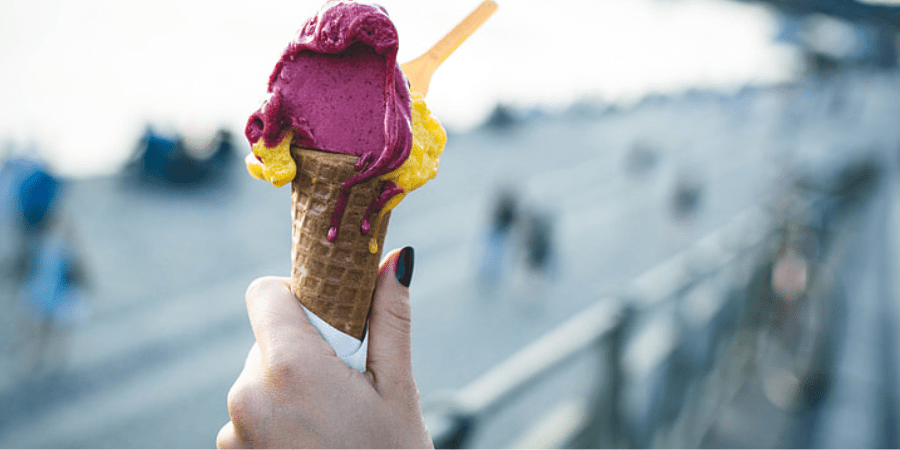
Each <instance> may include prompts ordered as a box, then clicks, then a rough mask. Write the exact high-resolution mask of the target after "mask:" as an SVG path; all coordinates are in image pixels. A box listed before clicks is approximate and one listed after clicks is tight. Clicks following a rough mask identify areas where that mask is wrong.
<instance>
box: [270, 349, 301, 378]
mask: <svg viewBox="0 0 900 450" xmlns="http://www.w3.org/2000/svg"><path fill="white" fill-rule="evenodd" d="M267 359H268V360H267V361H266V366H267V371H266V372H267V377H268V379H269V381H270V382H273V383H276V384H278V385H281V384H286V383H288V384H289V383H296V382H297V381H298V380H299V379H300V372H301V369H302V365H301V364H300V363H299V362H298V361H297V360H296V358H292V357H289V356H288V354H287V353H285V352H273V355H272V356H269V357H268V358H267Z"/></svg>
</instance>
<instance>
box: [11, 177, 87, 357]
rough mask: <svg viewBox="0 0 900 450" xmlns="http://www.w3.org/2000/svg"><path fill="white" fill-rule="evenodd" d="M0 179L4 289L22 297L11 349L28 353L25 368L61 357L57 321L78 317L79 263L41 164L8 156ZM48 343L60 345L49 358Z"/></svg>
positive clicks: (54, 183) (52, 181) (57, 186)
mask: <svg viewBox="0 0 900 450" xmlns="http://www.w3.org/2000/svg"><path fill="white" fill-rule="evenodd" d="M3 173H4V176H3V177H2V181H3V183H4V186H5V187H8V188H9V192H10V194H11V195H10V196H9V198H7V199H6V200H7V201H6V202H5V205H4V228H5V230H4V232H5V233H6V234H8V235H10V236H11V237H14V240H13V241H11V243H10V244H9V245H8V248H7V249H5V251H4V255H5V258H6V261H4V268H5V269H6V272H7V273H6V275H7V277H6V280H7V281H9V284H8V286H7V288H6V289H5V290H4V291H5V292H9V293H11V294H13V295H11V297H12V298H17V299H20V300H22V301H23V303H24V306H25V308H24V309H25V311H26V312H27V314H26V316H25V317H21V318H20V319H19V323H18V326H17V327H16V329H17V332H16V336H15V338H16V340H17V342H18V343H17V344H16V345H14V346H13V348H15V349H21V350H24V351H25V353H26V354H28V353H29V352H30V354H31V355H30V359H31V361H30V364H25V365H24V366H26V367H28V368H31V369H36V370H39V369H42V368H44V367H45V365H46V364H47V363H49V362H50V361H51V360H57V361H58V360H61V359H62V358H64V357H65V353H66V351H65V349H64V345H65V342H64V341H65V336H64V334H65V330H63V329H62V327H63V325H66V324H73V323H77V322H79V321H80V320H81V319H83V318H84V317H85V315H86V313H87V303H86V301H85V297H84V294H83V286H84V284H85V278H86V277H85V271H84V266H83V264H82V263H81V261H80V258H79V255H78V252H77V250H76V247H75V242H74V239H73V231H72V229H71V224H70V223H69V222H68V221H67V220H66V218H65V216H64V213H63V205H62V203H63V201H62V181H61V180H60V179H58V178H57V177H55V176H54V175H52V174H51V173H50V172H49V171H48V170H47V169H46V167H44V166H43V165H42V164H40V163H38V162H35V161H30V160H13V161H10V162H9V163H8V164H7V165H6V166H5V167H4V171H3ZM53 347H63V348H60V349H59V350H58V352H57V353H58V354H56V355H53V356H50V354H51V352H52V351H53V350H52V348H53Z"/></svg>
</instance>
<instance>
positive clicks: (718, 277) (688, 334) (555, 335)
mask: <svg viewBox="0 0 900 450" xmlns="http://www.w3.org/2000/svg"><path fill="white" fill-rule="evenodd" d="M774 230H775V227H774V223H773V221H772V220H771V218H770V217H769V215H768V214H766V212H765V211H763V210H762V209H760V208H752V209H749V210H747V211H745V212H743V213H742V214H739V215H738V216H737V217H736V218H735V219H734V220H732V221H731V222H730V223H729V224H728V225H726V226H724V227H723V228H721V229H719V230H717V231H716V232H713V233H711V234H710V235H708V236H707V237H705V238H704V239H701V240H700V241H698V243H697V244H696V245H694V246H693V247H691V248H690V249H688V250H686V251H684V252H682V253H680V254H677V255H676V256H674V257H672V258H670V259H668V260H666V261H665V262H663V263H662V264H659V265H658V266H656V267H654V268H653V269H651V270H649V271H647V272H646V273H644V274H643V275H641V276H639V277H637V278H636V279H634V280H633V282H632V283H631V284H630V285H628V287H627V288H626V289H625V291H624V292H623V293H622V294H621V295H618V296H614V297H608V298H603V299H601V300H598V301H597V302H596V303H595V304H593V306H591V307H589V308H587V309H586V310H584V311H582V312H581V313H579V314H577V315H576V316H575V317H573V318H571V319H570V320H568V321H567V322H565V323H563V324H561V325H559V326H558V327H557V328H555V329H554V330H552V331H550V332H549V333H547V334H546V335H544V336H543V337H541V338H539V339H538V340H537V341H535V342H533V343H532V344H530V345H528V346H526V347H525V348H523V349H522V350H520V351H519V352H518V353H516V354H514V355H513V356H511V357H510V358H509V359H507V360H505V361H502V362H501V363H499V364H497V365H496V366H495V367H494V368H492V369H491V370H489V371H488V372H487V373H485V374H484V375H482V376H481V377H480V378H478V379H476V380H474V381H473V382H471V383H470V384H468V385H466V386H464V387H462V388H460V389H458V390H454V391H447V392H442V393H438V394H436V395H434V396H432V397H430V398H427V399H426V401H425V403H424V414H425V419H426V423H427V425H428V428H429V431H430V433H431V436H432V438H433V440H434V445H435V447H436V448H466V447H468V446H470V445H471V444H472V442H473V436H475V433H476V431H477V430H480V429H482V428H483V427H485V426H486V424H487V422H488V421H489V420H490V419H491V418H492V417H494V416H496V415H497V413H498V411H500V410H502V409H503V408H504V407H507V406H508V405H510V403H511V401H512V400H514V399H516V398H517V397H519V396H521V395H522V394H524V393H526V392H528V391H529V390H530V389H533V388H534V387H535V386H536V385H538V384H539V383H540V382H541V381H544V380H547V379H550V378H551V377H553V376H554V375H558V374H559V373H560V370H559V369H560V368H561V367H563V366H565V365H566V364H565V363H567V362H569V361H572V360H574V359H576V358H578V357H581V356H584V355H586V354H589V353H591V352H596V353H597V354H599V355H601V357H600V361H601V365H600V367H597V376H595V377H594V380H595V381H594V382H595V383H596V385H595V386H594V388H593V390H592V392H591V393H590V394H589V395H587V396H585V398H582V399H578V400H577V401H574V402H573V401H561V402H560V403H559V404H558V405H551V407H550V408H548V410H547V412H546V413H545V414H544V415H543V417H542V418H541V419H539V420H538V422H537V424H536V425H535V426H534V427H531V428H530V429H529V432H528V433H526V434H527V435H526V436H523V437H521V438H520V441H519V442H517V443H512V445H519V446H524V447H557V448H597V447H600V448H610V447H648V446H658V445H663V446H675V447H683V448H686V447H696V446H697V445H698V444H699V442H700V439H701V438H702V436H703V434H704V433H703V432H704V429H705V428H708V427H709V425H710V424H711V423H712V420H713V416H714V410H715V407H716V405H717V404H720V403H721V401H724V400H725V399H727V397H728V390H729V386H727V384H728V383H729V380H728V379H727V377H728V374H725V373H718V374H715V373H714V372H715V370H714V367H715V366H716V364H717V360H720V359H722V358H723V357H722V356H717V343H718V342H720V341H721V340H722V339H723V338H724V337H727V336H733V335H734V331H735V329H736V327H737V322H738V316H739V315H740V311H741V307H740V306H741V305H740V304H739V303H740V302H742V301H744V300H743V297H742V296H740V295H737V293H740V292H743V291H744V290H745V289H744V288H745V287H746V284H747V283H748V281H749V279H750V274H751V273H752V271H753V270H754V269H755V265H758V263H759V262H760V261H761V260H763V258H762V257H761V256H762V255H763V254H764V252H766V251H767V249H771V245H767V244H772V243H773V242H775V239H773V238H774V237H775V234H774V233H773V232H774ZM729 306H736V307H735V308H729ZM681 344H687V345H681ZM687 366H691V367H690V370H686V369H688V367H687ZM720 372H722V371H720ZM725 372H727V371H725ZM601 374H603V375H601ZM652 376H655V377H656V379H657V380H661V381H662V382H657V383H655V384H654V383H650V385H652V386H657V387H656V388H651V389H656V390H659V386H664V387H665V388H663V390H666V389H668V392H656V393H654V394H653V395H651V397H652V398H654V399H655V403H654V405H653V407H651V408H649V410H650V411H651V413H649V414H645V415H644V418H643V419H637V420H636V419H635V418H634V417H631V416H633V415H634V412H633V409H634V408H626V407H625V406H624V405H625V403H626V400H627V399H626V398H625V396H626V395H628V393H629V392H630V391H631V390H633V389H635V386H636V385H638V383H639V382H640V380H646V379H648V377H652ZM712 378H715V380H713V381H710V380H711V379H712ZM731 381H734V380H731ZM732 384H733V383H732ZM710 387H712V388H713V389H716V390H717V391H719V392H717V393H711V392H708V390H709V388H710ZM690 393H693V394H694V398H693V399H689V398H686V396H687V395H689V394H690ZM626 416H629V417H626Z"/></svg>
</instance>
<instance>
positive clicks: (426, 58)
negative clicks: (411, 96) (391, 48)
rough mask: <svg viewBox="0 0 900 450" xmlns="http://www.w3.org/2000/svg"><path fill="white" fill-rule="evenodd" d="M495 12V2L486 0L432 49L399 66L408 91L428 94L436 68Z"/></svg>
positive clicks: (423, 94)
mask: <svg viewBox="0 0 900 450" xmlns="http://www.w3.org/2000/svg"><path fill="white" fill-rule="evenodd" d="M496 10H497V2H495V1H493V0H486V1H484V2H482V3H481V5H479V6H478V8H475V11H472V13H471V14H469V15H468V16H466V18H465V19H463V21H462V22H460V23H459V25H457V26H456V27H455V28H453V29H452V30H450V32H449V33H447V35H446V36H444V37H443V39H441V40H440V41H438V43H437V44H434V47H431V49H430V50H428V51H427V52H425V53H424V54H422V56H419V57H418V58H416V59H414V60H412V61H409V62H407V63H404V64H402V65H401V66H400V68H401V69H402V70H403V73H404V74H406V78H408V79H409V84H410V89H409V90H410V91H413V92H418V93H420V94H422V96H423V97H424V96H425V95H426V94H427V93H428V84H429V83H431V76H432V75H434V71H435V70H437V68H438V66H440V65H441V63H442V62H444V60H445V59H447V57H448V56H450V54H451V53H453V51H454V50H456V48H457V47H459V46H460V44H462V43H463V42H465V40H466V38H468V37H469V36H470V35H471V34H472V33H474V32H475V30H477V29H478V28H479V27H480V26H481V24H483V23H484V22H485V21H486V20H487V19H488V17H491V14H493V13H494V11H496Z"/></svg>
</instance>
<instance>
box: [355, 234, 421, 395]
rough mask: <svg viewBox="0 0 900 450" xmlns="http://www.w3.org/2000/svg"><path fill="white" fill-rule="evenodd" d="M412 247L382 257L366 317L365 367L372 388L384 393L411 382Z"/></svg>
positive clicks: (406, 385) (401, 387)
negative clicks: (366, 348) (370, 307)
mask: <svg viewBox="0 0 900 450" xmlns="http://www.w3.org/2000/svg"><path fill="white" fill-rule="evenodd" d="M413 258H414V252H413V249H412V247H405V248H404V249H402V250H394V251H392V252H391V253H390V254H388V256H386V257H385V258H384V261H383V262H382V263H381V267H380V269H379V271H378V282H377V283H376V285H375V293H374V295H373V298H372V311H371V314H370V316H369V351H368V355H367V364H366V368H367V371H368V372H369V374H370V375H371V377H372V378H373V380H374V381H375V385H376V387H377V388H378V389H379V390H380V391H382V392H384V391H385V390H387V391H389V390H391V389H395V388H400V389H403V388H405V387H408V383H414V381H413V375H412V350H411V342H410V332H411V322H410V320H411V316H412V314H411V309H410V305H409V283H410V280H411V278H412V269H413Z"/></svg>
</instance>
